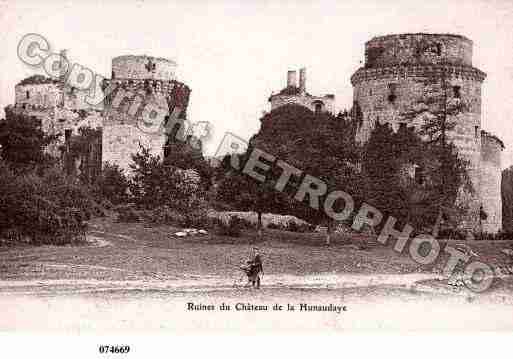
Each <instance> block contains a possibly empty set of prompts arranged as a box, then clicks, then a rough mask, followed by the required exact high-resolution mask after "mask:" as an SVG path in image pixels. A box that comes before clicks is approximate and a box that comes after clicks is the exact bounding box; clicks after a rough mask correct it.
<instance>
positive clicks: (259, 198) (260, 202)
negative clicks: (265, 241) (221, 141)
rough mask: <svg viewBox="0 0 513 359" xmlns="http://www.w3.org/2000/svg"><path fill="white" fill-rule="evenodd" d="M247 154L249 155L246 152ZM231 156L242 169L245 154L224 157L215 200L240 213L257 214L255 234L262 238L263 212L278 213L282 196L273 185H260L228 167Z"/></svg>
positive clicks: (281, 203) (282, 199)
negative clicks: (249, 212)
mask: <svg viewBox="0 0 513 359" xmlns="http://www.w3.org/2000/svg"><path fill="white" fill-rule="evenodd" d="M248 153H250V152H249V151H248ZM231 156H237V157H238V158H237V161H238V163H239V164H240V168H244V165H245V163H246V161H247V154H233V155H227V156H225V157H224V159H223V161H222V164H221V167H220V172H221V173H220V175H219V176H218V178H219V179H220V180H219V181H218V184H217V189H216V199H217V200H218V201H220V202H223V203H227V204H229V205H231V206H233V207H234V208H236V209H238V210H241V211H253V212H256V213H257V234H258V236H259V237H261V236H262V229H263V224H262V214H263V213H265V212H271V213H280V212H281V211H282V206H283V203H284V198H283V196H282V195H281V194H280V193H279V192H277V191H276V190H275V189H274V183H273V182H271V181H266V182H265V183H260V182H258V181H256V180H255V179H253V178H251V177H250V176H247V175H245V174H243V173H242V172H241V171H239V170H237V169H234V168H233V167H232V166H231V165H230V161H232V158H231Z"/></svg>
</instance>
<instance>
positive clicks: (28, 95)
mask: <svg viewBox="0 0 513 359" xmlns="http://www.w3.org/2000/svg"><path fill="white" fill-rule="evenodd" d="M26 97H27V100H28V99H29V98H30V92H29V91H27V94H26Z"/></svg>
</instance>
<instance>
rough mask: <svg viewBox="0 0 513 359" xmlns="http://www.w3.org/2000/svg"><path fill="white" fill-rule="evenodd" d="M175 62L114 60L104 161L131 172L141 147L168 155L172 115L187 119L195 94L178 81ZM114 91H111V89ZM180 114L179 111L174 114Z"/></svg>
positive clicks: (134, 58)
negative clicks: (166, 147) (166, 127)
mask: <svg viewBox="0 0 513 359" xmlns="http://www.w3.org/2000/svg"><path fill="white" fill-rule="evenodd" d="M175 70H176V63H175V62H174V61H172V60H168V59H164V58H160V57H152V56H146V55H141V56H136V55H127V56H119V57H115V58H114V59H113V60H112V78H111V79H110V80H106V81H105V83H104V86H103V87H104V91H106V92H107V93H108V94H107V96H106V97H105V106H104V107H105V110H104V127H103V159H102V160H103V161H108V162H112V163H116V164H118V165H119V166H120V167H122V168H125V169H128V168H129V164H130V162H131V155H132V154H134V153H137V152H139V151H140V145H142V146H144V147H146V148H149V149H150V151H151V152H152V153H153V154H154V155H159V156H160V157H161V158H162V157H163V155H164V145H165V142H166V140H167V134H166V133H165V131H164V128H163V125H165V122H166V121H167V119H168V118H169V116H170V114H171V113H173V111H174V110H175V108H177V109H179V112H178V113H175V114H174V115H176V116H177V117H178V118H185V114H186V111H187V106H188V103H189V95H190V89H189V87H188V86H186V85H185V84H183V83H181V82H179V81H177V80H176V76H175ZM108 88H111V89H112V90H110V91H109V90H107V89H108ZM175 112H176V111H175Z"/></svg>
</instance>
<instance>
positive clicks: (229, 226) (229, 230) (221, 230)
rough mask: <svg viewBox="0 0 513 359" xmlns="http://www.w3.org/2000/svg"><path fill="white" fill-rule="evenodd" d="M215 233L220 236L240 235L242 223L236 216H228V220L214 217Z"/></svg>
mask: <svg viewBox="0 0 513 359" xmlns="http://www.w3.org/2000/svg"><path fill="white" fill-rule="evenodd" d="M214 223H215V227H216V233H217V234H219V235H222V236H230V237H240V235H241V233H242V227H243V223H242V221H241V219H240V218H239V217H237V216H230V217H229V218H228V220H226V221H223V220H222V219H219V218H216V219H214Z"/></svg>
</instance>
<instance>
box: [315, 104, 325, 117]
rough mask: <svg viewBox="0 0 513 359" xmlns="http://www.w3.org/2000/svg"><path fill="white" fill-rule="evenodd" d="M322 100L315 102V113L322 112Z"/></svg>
mask: <svg viewBox="0 0 513 359" xmlns="http://www.w3.org/2000/svg"><path fill="white" fill-rule="evenodd" d="M322 105H323V104H322V102H315V103H314V113H315V114H316V115H318V114H320V113H321V112H322Z"/></svg>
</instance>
